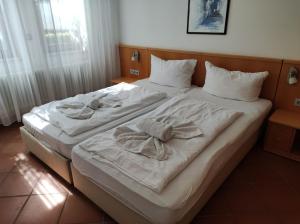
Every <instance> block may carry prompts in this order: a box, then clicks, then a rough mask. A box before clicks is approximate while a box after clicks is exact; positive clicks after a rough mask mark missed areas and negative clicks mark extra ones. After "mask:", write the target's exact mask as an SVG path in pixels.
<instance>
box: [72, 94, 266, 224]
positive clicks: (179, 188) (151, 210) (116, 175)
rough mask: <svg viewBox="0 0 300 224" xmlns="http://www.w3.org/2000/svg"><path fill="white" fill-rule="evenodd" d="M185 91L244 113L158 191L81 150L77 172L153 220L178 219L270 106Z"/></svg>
mask: <svg viewBox="0 0 300 224" xmlns="http://www.w3.org/2000/svg"><path fill="white" fill-rule="evenodd" d="M188 94H189V95H191V96H193V97H195V98H201V99H204V100H207V101H210V102H213V103H217V104H220V105H222V106H224V107H226V108H231V109H234V110H238V111H241V112H244V114H243V115H242V116H241V117H239V118H238V119H237V120H236V121H235V122H234V123H233V124H232V125H231V126H230V127H228V128H227V129H226V130H225V131H224V132H223V133H222V134H220V135H219V136H218V137H217V138H216V139H215V140H214V141H213V142H212V143H211V144H209V145H208V146H207V148H206V149H205V150H204V151H203V152H202V153H201V154H200V155H199V156H197V157H196V158H195V159H194V160H193V161H192V162H191V163H190V164H189V165H188V166H187V167H186V168H185V169H184V170H183V171H182V172H181V173H180V174H179V175H177V176H176V177H175V178H174V179H173V180H172V181H171V182H170V183H169V184H168V185H167V186H166V187H165V188H164V190H163V191H162V192H161V193H156V192H154V191H152V190H150V189H149V188H147V187H145V186H143V185H141V184H139V183H137V182H136V181H134V180H132V179H131V178H129V177H127V176H126V175H124V174H123V173H122V172H120V171H118V170H117V169H114V167H112V166H110V164H104V163H99V162H98V161H97V160H94V159H92V158H91V154H90V153H88V152H85V151H84V150H75V151H73V153H72V158H73V160H72V163H73V164H74V166H75V167H76V168H77V170H79V171H80V173H82V174H83V175H85V176H87V177H88V178H90V179H91V181H93V182H94V183H96V184H97V185H99V186H100V187H101V188H103V189H105V190H106V191H107V192H109V193H110V194H111V195H113V196H114V197H116V198H118V200H120V201H122V202H123V203H125V204H126V205H127V206H129V207H130V208H132V209H133V210H135V211H136V212H138V213H139V214H141V215H143V216H144V217H145V218H147V219H148V220H150V221H152V222H153V223H165V224H167V223H174V222H176V221H178V220H180V219H181V218H182V217H183V216H184V214H186V213H187V212H188V210H189V209H190V208H191V207H192V206H193V205H194V203H195V202H196V201H197V200H198V199H199V198H200V197H201V195H202V193H203V192H204V191H205V190H206V187H207V185H208V184H209V182H210V181H211V180H212V179H213V178H214V176H216V175H217V174H218V172H219V171H220V169H222V166H223V164H225V163H227V161H228V160H229V159H230V158H231V157H232V156H233V155H234V154H235V153H237V150H238V149H239V147H240V146H241V145H242V144H243V143H244V142H245V141H246V140H247V139H248V138H249V137H250V136H251V135H253V133H255V132H256V131H257V130H258V129H259V128H260V126H261V124H262V122H263V120H264V119H265V117H266V115H267V114H268V112H269V111H270V109H271V102H270V101H268V100H262V99H261V100H258V101H256V102H242V101H236V100H229V99H222V98H219V97H215V96H212V95H210V94H207V93H206V92H204V91H203V90H201V89H193V90H192V91H190V92H189V93H188ZM212 168H213V169H212ZM196 192H197V194H195V193H196Z"/></svg>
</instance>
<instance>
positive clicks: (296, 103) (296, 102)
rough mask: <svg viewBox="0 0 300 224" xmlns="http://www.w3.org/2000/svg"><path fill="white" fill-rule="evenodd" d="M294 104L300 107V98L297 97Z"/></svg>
mask: <svg viewBox="0 0 300 224" xmlns="http://www.w3.org/2000/svg"><path fill="white" fill-rule="evenodd" d="M294 105H295V106H296V107H300V98H296V99H295V102H294Z"/></svg>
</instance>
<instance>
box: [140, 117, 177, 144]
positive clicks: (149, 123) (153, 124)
mask: <svg viewBox="0 0 300 224" xmlns="http://www.w3.org/2000/svg"><path fill="white" fill-rule="evenodd" d="M137 127H138V128H139V129H140V130H141V131H143V132H145V133H146V134H148V135H150V136H153V137H156V138H158V139H159V140H161V141H163V142H167V141H168V140H170V139H171V138H172V137H173V134H172V126H171V125H168V124H166V123H163V122H159V121H156V120H154V119H151V118H146V119H143V120H142V121H140V122H139V123H138V124H137Z"/></svg>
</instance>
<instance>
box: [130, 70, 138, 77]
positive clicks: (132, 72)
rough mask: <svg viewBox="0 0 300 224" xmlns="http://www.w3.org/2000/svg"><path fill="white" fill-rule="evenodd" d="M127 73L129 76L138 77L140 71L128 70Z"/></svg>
mask: <svg viewBox="0 0 300 224" xmlns="http://www.w3.org/2000/svg"><path fill="white" fill-rule="evenodd" d="M129 73H130V74H131V75H136V76H139V75H140V71H139V70H137V69H130V70H129Z"/></svg>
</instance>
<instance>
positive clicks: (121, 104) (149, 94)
mask: <svg viewBox="0 0 300 224" xmlns="http://www.w3.org/2000/svg"><path fill="white" fill-rule="evenodd" d="M104 95H105V97H102V98H101V96H104ZM166 98H167V94H166V93H163V92H159V91H154V90H151V89H146V88H144V87H140V86H137V85H134V84H128V83H120V84H117V85H114V86H111V87H108V88H105V89H101V90H98V91H95V92H91V93H86V94H79V95H76V96H74V97H70V98H67V99H64V100H60V101H54V102H50V103H47V104H44V105H42V106H38V107H34V108H33V109H32V111H31V113H33V114H35V115H37V116H38V117H39V118H41V119H43V120H44V121H47V122H49V123H50V124H51V125H53V126H55V127H56V128H58V129H60V130H61V131H63V132H64V133H66V134H67V135H69V136H75V135H78V134H81V133H83V132H86V131H89V130H91V129H93V128H96V127H103V130H108V129H110V128H112V127H115V126H117V125H119V124H121V123H124V122H126V121H128V120H129V119H132V118H133V117H136V116H138V115H139V114H143V113H145V112H147V111H149V110H152V109H153V108H154V107H157V105H159V104H161V103H162V102H164V100H165V99H166ZM97 99H100V100H99V102H97ZM94 100H96V101H94ZM81 103H83V104H84V106H83V107H82V104H81ZM100 103H101V104H100ZM87 105H89V108H90V109H85V110H83V108H84V107H86V106H87ZM74 107H75V108H76V109H74ZM99 107H100V108H99ZM96 108H98V109H96ZM95 109H96V110H95ZM81 110H83V111H81ZM67 114H69V116H67ZM86 114H87V115H86ZM89 117H90V118H89ZM73 118H74V119H73Z"/></svg>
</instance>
